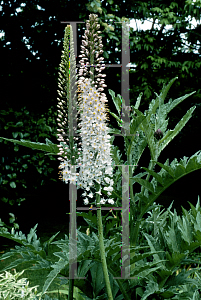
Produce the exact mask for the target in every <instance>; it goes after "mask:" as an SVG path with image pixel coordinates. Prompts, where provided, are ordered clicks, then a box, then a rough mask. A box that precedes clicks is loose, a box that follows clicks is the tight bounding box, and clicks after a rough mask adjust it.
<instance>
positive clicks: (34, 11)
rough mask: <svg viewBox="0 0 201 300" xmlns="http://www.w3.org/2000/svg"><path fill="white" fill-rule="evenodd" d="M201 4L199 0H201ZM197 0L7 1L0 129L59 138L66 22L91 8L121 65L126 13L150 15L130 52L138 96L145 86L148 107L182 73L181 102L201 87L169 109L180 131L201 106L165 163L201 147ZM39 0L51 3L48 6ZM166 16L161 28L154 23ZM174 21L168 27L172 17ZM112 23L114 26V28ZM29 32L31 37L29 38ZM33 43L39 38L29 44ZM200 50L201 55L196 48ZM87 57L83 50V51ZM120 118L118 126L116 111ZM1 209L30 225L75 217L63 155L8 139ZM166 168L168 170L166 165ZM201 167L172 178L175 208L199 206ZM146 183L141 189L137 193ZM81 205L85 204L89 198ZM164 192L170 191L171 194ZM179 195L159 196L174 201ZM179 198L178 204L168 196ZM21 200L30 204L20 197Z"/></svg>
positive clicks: (116, 81)
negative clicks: (192, 23)
mask: <svg viewBox="0 0 201 300" xmlns="http://www.w3.org/2000/svg"><path fill="white" fill-rule="evenodd" d="M197 2H198V1H197ZM197 2H194V3H193V1H192V3H191V4H190V2H189V4H186V2H184V1H175V2H170V3H168V4H167V1H161V0H160V1H125V2H122V1H118V0H115V2H113V0H110V1H102V2H100V1H98V0H94V1H84V2H83V1H82V2H80V1H73V0H70V1H58V0H57V1H55V0H54V1H53V0H43V1H42V0H41V1H27V0H25V1H23V3H24V4H26V5H24V6H21V11H20V12H17V11H16V9H17V8H19V7H20V5H21V1H17V0H16V1H14V0H11V1H2V2H1V8H2V9H1V11H0V14H1V19H0V29H1V30H3V31H4V32H5V36H4V37H2V38H1V41H0V44H1V47H0V55H1V58H2V60H1V70H0V76H1V80H0V88H1V106H0V136H2V137H6V138H17V139H20V138H23V139H26V140H30V141H35V142H45V138H48V139H50V140H51V141H52V142H54V143H57V140H56V129H57V124H56V116H57V111H56V105H57V89H58V87H57V77H58V67H59V63H60V59H61V51H62V47H63V45H62V43H63V37H64V29H65V26H66V24H65V23H61V22H62V21H79V22H83V21H84V22H85V21H86V20H87V19H88V16H89V14H90V13H93V12H95V13H97V14H98V16H99V18H100V22H101V30H102V37H103V46H104V47H103V49H104V58H105V63H107V64H111V63H112V64H114V63H120V60H121V34H122V32H121V24H118V23H113V21H115V22H120V21H121V18H122V17H125V18H130V19H131V18H134V19H136V20H147V19H150V22H152V28H151V29H150V30H146V31H143V30H140V29H139V30H136V31H134V30H133V29H132V28H130V60H131V63H134V64H135V67H132V68H131V69H130V77H129V84H130V102H131V105H134V104H135V101H136V99H137V97H138V95H139V93H140V92H143V98H142V103H141V105H140V108H139V109H140V110H141V111H142V112H144V110H145V109H148V105H149V103H150V101H151V100H152V98H155V95H154V92H157V93H159V92H160V91H161V89H162V86H163V83H167V82H169V80H170V79H172V78H174V77H175V76H178V80H177V81H176V82H175V83H174V85H173V86H172V87H171V89H170V91H169V93H168V96H167V99H166V100H165V101H168V99H169V98H172V99H173V100H174V99H176V98H178V97H180V96H182V95H184V94H186V93H190V92H192V91H197V93H196V94H194V95H193V96H191V97H190V98H187V99H186V100H184V102H183V103H182V104H180V105H179V106H178V107H176V108H175V109H174V110H173V111H172V112H171V113H170V114H169V126H168V128H169V129H173V128H174V127H175V125H176V124H177V123H178V122H179V120H180V119H181V118H182V117H183V116H184V114H185V113H186V112H187V110H188V109H189V108H190V107H192V106H193V105H195V104H196V105H197V108H196V110H195V112H194V113H193V117H192V118H191V119H190V121H189V122H188V124H187V125H186V126H185V128H184V129H183V130H182V132H181V133H179V134H178V136H177V137H176V138H175V139H174V140H173V141H172V142H171V143H170V144H169V145H168V146H167V148H166V149H165V150H164V151H163V152H162V154H161V156H160V157H159V161H160V162H162V163H164V162H165V161H166V159H167V158H169V159H170V162H171V161H172V160H173V159H174V158H175V157H177V158H178V159H180V158H183V156H187V157H189V156H191V155H192V154H194V153H195V152H197V151H198V150H201V144H200V134H199V131H200V114H201V111H200V109H201V107H200V105H201V102H200V98H201V89H200V76H201V75H200V72H199V71H200V67H201V57H200V55H201V54H200V48H199V47H200V39H201V26H200V25H197V26H196V27H195V28H194V27H192V28H189V27H188V25H189V21H188V20H187V19H186V18H187V17H188V16H189V17H194V18H196V20H199V19H200V6H199V5H198V4H197ZM39 6H40V7H41V9H39ZM157 22H158V25H159V28H158V29H157V28H156V27H155V26H154V24H156V23H157ZM168 24H169V25H172V26H173V27H172V29H169V30H167V31H165V25H168ZM108 25H111V26H114V30H112V28H111V27H109V26H108ZM84 30H85V24H84V23H81V24H78V31H77V33H78V36H77V38H78V39H77V51H78V52H77V53H78V55H79V51H80V43H81V35H83V34H84ZM181 33H185V34H186V35H185V39H186V40H188V43H189V46H188V49H187V50H184V47H183V46H184V45H183V40H182V39H181V36H180V34H181ZM24 37H26V39H24ZM28 45H29V46H28ZM196 49H197V50H198V53H195V51H194V50H196ZM77 63H79V58H78V57H77ZM106 74H107V76H106V84H107V86H108V89H111V90H114V91H115V93H116V94H121V68H109V67H108V68H107V69H106ZM106 94H107V96H108V100H109V102H108V103H109V108H110V110H111V111H113V112H115V107H114V105H113V103H112V99H111V96H110V95H109V93H108V91H107V90H106ZM110 124H112V125H113V126H116V122H115V120H114V119H113V117H110ZM115 144H116V145H118V146H119V147H120V149H121V151H122V152H123V150H124V148H123V146H122V145H123V143H122V141H120V138H117V137H116V138H115ZM0 147H1V148H0V149H1V153H0V154H1V155H0V156H1V166H0V191H1V195H0V217H1V218H2V219H3V220H4V221H5V222H7V220H8V212H13V213H15V214H16V216H17V218H18V220H17V221H18V222H19V224H20V226H22V225H23V224H26V227H28V228H30V225H28V224H31V226H34V225H35V224H36V223H37V222H39V221H40V220H44V219H47V218H49V219H52V220H55V221H58V220H62V218H64V219H65V220H67V217H66V212H69V201H68V200H69V199H68V186H67V185H65V184H63V183H62V182H61V181H59V179H58V169H57V168H58V161H57V160H56V158H55V157H52V156H47V155H45V154H44V153H43V152H37V151H35V150H32V149H29V148H25V147H22V146H17V145H14V144H12V143H9V142H6V141H0ZM149 160H150V155H149V151H148V149H146V150H145V152H144V154H143V156H142V158H141V160H140V166H145V167H147V166H148V163H149ZM156 170H158V171H159V170H160V168H157V167H156ZM200 175H201V173H200V170H198V171H196V172H194V173H193V174H192V175H188V176H186V178H184V179H181V180H180V182H177V183H175V184H174V185H172V186H171V187H170V188H169V189H168V190H167V191H166V193H165V195H163V196H164V197H165V196H171V197H172V200H173V199H175V202H176V203H175V207H180V208H181V205H183V206H184V207H186V208H189V205H188V203H187V201H190V202H192V203H196V202H197V197H198V195H199V194H200V187H199V177H200ZM138 191H140V187H139V189H138V190H137V191H136V192H138ZM79 193H80V192H79V191H78V203H77V206H82V205H83V204H82V201H81V200H79ZM164 199H168V200H167V201H164ZM170 200H171V199H170V197H169V198H162V197H160V198H159V199H158V201H159V202H160V204H163V205H164V206H165V207H167V206H168V205H169V204H170V203H169V202H171V201H170ZM168 201H169V202H168ZM20 204H21V205H20Z"/></svg>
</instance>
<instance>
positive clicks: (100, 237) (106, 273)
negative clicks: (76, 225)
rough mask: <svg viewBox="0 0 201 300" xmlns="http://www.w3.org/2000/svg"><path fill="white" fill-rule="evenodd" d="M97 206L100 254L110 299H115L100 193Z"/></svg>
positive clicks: (97, 195)
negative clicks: (106, 254)
mask: <svg viewBox="0 0 201 300" xmlns="http://www.w3.org/2000/svg"><path fill="white" fill-rule="evenodd" d="M99 190H100V185H99V184H97V187H96V191H97V192H98V191H99ZM96 207H97V225H98V237H99V246H100V256H101V263H102V268H103V275H104V278H105V285H106V290H107V295H108V300H113V296H112V290H111V286H110V280H109V274H108V269H107V263H106V256H105V247H104V241H103V224H102V216H101V205H100V195H99V194H96Z"/></svg>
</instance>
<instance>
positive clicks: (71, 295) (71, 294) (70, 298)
mask: <svg viewBox="0 0 201 300" xmlns="http://www.w3.org/2000/svg"><path fill="white" fill-rule="evenodd" d="M73 287H74V279H69V290H68V300H73Z"/></svg>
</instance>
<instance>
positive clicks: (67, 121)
mask: <svg viewBox="0 0 201 300" xmlns="http://www.w3.org/2000/svg"><path fill="white" fill-rule="evenodd" d="M73 44H74V43H73V32H72V28H71V26H67V27H66V28H65V35H64V49H63V51H62V56H61V64H60V67H59V78H58V80H59V84H58V87H59V90H58V95H59V98H58V105H57V107H58V118H57V121H58V127H59V128H58V129H57V131H58V141H59V142H60V144H59V145H58V147H59V157H58V159H59V161H60V166H59V168H60V169H63V171H61V174H62V175H63V176H61V177H60V179H62V178H63V180H64V181H65V182H66V183H68V181H69V180H70V183H73V184H75V183H76V175H78V174H76V167H75V164H76V162H77V158H78V155H79V152H78V150H77V143H76V141H77V140H78V137H75V135H76V130H77V128H76V127H77V124H76V122H77V120H76V116H77V99H76V91H77V83H76V63H75V55H74V47H73ZM71 196H72V198H71V203H70V205H71V212H72V214H73V213H74V215H75V204H74V203H73V201H74V198H75V192H74V189H72V195H71ZM72 214H71V216H70V245H72V249H71V250H70V253H69V262H70V274H71V276H72V278H71V276H70V279H69V295H68V296H69V300H73V286H74V276H75V275H76V274H75V273H74V270H75V265H74V264H73V254H74V252H75V251H76V241H75V239H76V221H75V220H74V219H75V218H73V216H72Z"/></svg>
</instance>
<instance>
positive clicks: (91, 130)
mask: <svg viewBox="0 0 201 300" xmlns="http://www.w3.org/2000/svg"><path fill="white" fill-rule="evenodd" d="M99 27H100V25H99V24H98V22H97V15H94V14H91V15H90V16H89V21H87V23H86V28H87V29H86V30H85V34H84V36H83V40H82V46H81V47H82V51H81V53H82V54H81V55H79V57H81V60H80V61H79V62H80V65H81V67H80V69H79V76H80V78H79V80H78V90H77V92H78V93H79V92H80V93H81V95H79V96H78V99H79V104H78V105H76V106H78V109H79V112H78V113H79V114H80V124H79V125H78V126H79V127H80V128H81V129H80V133H78V134H79V135H80V138H81V142H80V143H78V144H77V145H76V140H78V138H75V137H72V136H69V139H67V142H68V143H70V147H68V146H67V142H65V140H64V138H63V136H61V137H60V139H59V141H60V142H61V143H63V144H64V145H63V146H62V147H61V145H60V146H59V147H60V149H61V150H60V155H62V153H63V152H65V154H66V155H65V157H63V155H62V157H61V158H59V159H60V161H61V163H60V166H59V168H60V169H63V170H62V172H61V174H62V179H63V180H64V181H65V182H66V183H68V181H69V180H70V182H71V183H74V184H76V183H77V187H78V188H82V189H85V192H84V194H83V196H85V199H84V203H85V204H88V203H89V200H88V198H93V197H94V196H95V193H93V192H92V191H91V188H93V187H94V188H95V192H96V193H98V194H100V195H102V193H101V188H102V186H105V185H106V186H105V187H104V190H105V191H107V195H108V196H111V192H112V191H113V188H112V185H113V179H112V176H113V168H112V166H111V165H112V159H111V156H110V150H111V145H110V141H109V139H110V136H109V135H108V129H109V128H108V127H107V125H106V119H107V116H106V111H107V108H106V107H105V102H107V101H108V100H107V98H106V94H105V93H103V91H104V87H106V85H105V84H104V77H105V76H106V75H105V74H101V72H102V71H103V70H104V69H105V66H104V64H103V63H102V61H103V60H104V58H103V57H99V55H100V54H101V53H102V52H103V50H102V47H103V45H102V37H101V36H99V33H101V32H100V31H97V30H98V29H99ZM69 28H70V27H69ZM68 35H69V36H70V38H69V40H70V41H72V30H70V31H69V32H67V31H66V39H65V40H66V41H68V39H67V37H68ZM66 43H67V42H66ZM71 43H72V42H71ZM68 49H70V51H69V53H68ZM64 52H65V53H64V54H66V55H65V60H64V62H63V63H62V66H63V69H62V70H61V75H60V76H61V77H62V76H63V73H64V70H66V69H68V68H69V66H70V67H71V68H72V67H74V68H75V63H74V61H75V59H74V52H73V47H71V46H70V47H69V48H68V46H67V45H65V49H64ZM69 58H70V60H71V63H70V61H69V62H68V60H69ZM64 64H65V65H64ZM89 66H90V67H89ZM72 73H73V70H71V71H70V74H72ZM67 77H68V76H67ZM87 77H90V78H87ZM73 78H74V77H73ZM68 80H70V77H69V79H68V78H67V80H66V78H64V79H63V78H61V82H62V83H64V84H65V83H66V81H67V82H68ZM71 81H72V76H71ZM70 84H71V82H70ZM71 85H72V84H71ZM73 86H74V83H73ZM68 89H69V84H68V88H67V90H68ZM64 92H65V90H64V91H61V92H60V94H61V95H63V94H65V93H64ZM74 94H75V93H71V95H74ZM67 96H68V94H67ZM67 98H69V97H67ZM72 100H73V99H72ZM63 102H65V101H64V100H63ZM63 102H61V104H60V103H59V105H63V106H64V104H65V103H64V104H63ZM71 102H72V104H71ZM67 106H68V118H69V121H68V123H69V128H71V127H72V128H74V127H73V125H72V126H71V127H70V124H71V123H72V121H71V119H70V116H71V115H74V112H72V109H71V111H69V109H70V108H71V107H72V108H73V107H75V103H73V101H71V98H69V104H68V105H67ZM66 115H67V114H66V113H65V116H66ZM61 117H62V114H61V113H60V118H61ZM77 120H79V119H77ZM65 122H66V121H65V120H64V121H63V123H62V122H60V124H59V125H60V128H59V129H58V131H59V132H61V130H62V128H61V127H62V124H66V123H65ZM72 128H71V132H72V130H73V129H72ZM69 130H70V129H69ZM64 132H65V129H64V130H63V133H64ZM80 138H79V139H80ZM74 139H75V141H73V140H74ZM61 143H60V144H61ZM78 145H82V148H78ZM63 147H64V148H63ZM77 150H78V151H79V152H77ZM80 150H82V151H80ZM66 152H67V153H66ZM74 152H75V154H74ZM80 152H81V153H80ZM69 156H70V157H69ZM75 164H77V165H76V166H75ZM73 165H74V166H73ZM72 167H73V168H74V167H75V169H72ZM77 168H80V170H79V173H76V172H77V170H76V169H77ZM73 170H74V171H73ZM99 186H100V189H99ZM98 190H99V191H98ZM87 192H88V195H87ZM108 202H109V203H111V204H113V203H114V201H113V199H108ZM105 203H106V200H105V199H104V198H101V199H100V204H105Z"/></svg>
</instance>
